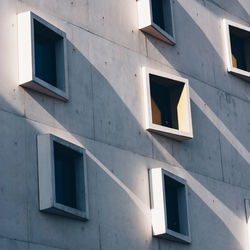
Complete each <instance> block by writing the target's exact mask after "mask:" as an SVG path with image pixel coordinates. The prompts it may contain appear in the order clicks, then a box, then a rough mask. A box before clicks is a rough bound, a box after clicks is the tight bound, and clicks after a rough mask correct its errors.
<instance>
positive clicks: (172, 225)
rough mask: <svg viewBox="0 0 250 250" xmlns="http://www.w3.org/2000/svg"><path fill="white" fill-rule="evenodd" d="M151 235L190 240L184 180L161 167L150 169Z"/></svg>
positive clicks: (186, 241) (187, 241)
mask: <svg viewBox="0 0 250 250" xmlns="http://www.w3.org/2000/svg"><path fill="white" fill-rule="evenodd" d="M150 187H151V203H152V204H151V212H152V227H153V235H154V236H157V237H160V238H166V239H170V240H174V241H180V242H185V243H190V242H191V234H190V226H189V219H188V201H187V184H186V181H185V180H184V179H182V178H180V177H178V176H175V175H173V174H171V173H169V172H168V171H166V170H163V169H162V168H155V169H151V170H150Z"/></svg>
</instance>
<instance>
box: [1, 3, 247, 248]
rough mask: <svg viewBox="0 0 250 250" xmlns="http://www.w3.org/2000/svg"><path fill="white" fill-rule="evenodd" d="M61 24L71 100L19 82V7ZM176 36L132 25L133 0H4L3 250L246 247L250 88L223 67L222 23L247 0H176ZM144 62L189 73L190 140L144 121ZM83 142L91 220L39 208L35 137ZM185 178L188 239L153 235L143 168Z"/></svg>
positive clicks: (238, 14) (241, 15)
mask: <svg viewBox="0 0 250 250" xmlns="http://www.w3.org/2000/svg"><path fill="white" fill-rule="evenodd" d="M25 11H32V12H34V13H35V14H37V15H38V16H40V17H41V18H43V19H45V20H46V21H48V22H49V23H51V24H52V25H54V26H55V27H57V28H59V29H60V30H62V31H63V32H65V33H66V37H67V55H68V77H69V78H68V84H69V101H68V102H67V103H65V102H62V101H60V100H57V99H54V98H52V97H48V96H45V95H43V94H41V93H38V92H35V91H33V90H28V89H24V88H22V87H20V86H18V25H17V24H18V22H17V14H19V13H21V12H25ZM173 13H174V23H175V36H176V45H174V46H170V45H168V44H166V43H164V42H163V41H160V40H158V39H157V38H154V37H152V36H150V35H147V34H144V33H143V32H141V31H139V29H138V14H137V2H136V1H135V0H126V1H123V0H116V1H114V0H105V1H100V0H70V1H69V0H60V1H58V0H50V1H41V0H1V1H0V31H1V38H0V55H1V57H0V90H1V91H0V128H1V129H0V138H1V140H0V161H1V164H0V249H1V250H16V249H17V250H19V249H20V250H23V249H24V250H26V249H27V250H28V249H29V250H59V249H60V250H62V249H65V250H66V249H68V250H69V249H70V250H82V249H86V250H164V249H171V250H175V249H176V250H177V249H178V250H184V249H190V250H215V249H219V250H248V249H250V246H249V237H248V235H249V231H248V225H247V221H246V210H245V199H249V198H250V181H249V180H250V158H249V157H250V156H249V151H250V85H249V83H248V82H245V81H243V80H241V79H239V78H237V77H235V76H233V75H231V74H228V72H227V67H226V53H225V47H224V44H225V42H224V40H223V34H224V30H223V25H222V23H223V22H222V20H223V19H224V18H225V19H227V20H231V21H234V22H237V23H239V24H242V25H245V26H250V18H249V13H250V4H249V1H248V0H241V1H239V0H228V1H223V0H189V1H186V0H173ZM142 67H150V68H154V69H156V70H159V71H163V72H166V73H169V74H174V75H176V76H179V77H183V78H187V79H188V80H189V85H190V101H191V113H192V126H193V135H194V138H193V139H190V140H188V141H184V142H178V141H175V140H172V139H169V138H167V137H165V136H162V135H157V134H154V133H152V132H148V131H146V130H145V128H144V121H145V103H144V94H143V75H142ZM46 133H50V134H54V135H56V136H58V137H61V138H63V139H64V140H68V141H70V142H71V143H74V144H76V145H79V146H80V147H83V148H86V154H87V159H86V162H87V167H88V193H89V220H88V221H86V222H82V221H79V220H72V219H70V218H64V217H62V216H57V215H52V214H46V213H43V212H40V211H39V197H38V193H39V192H38V169H37V143H36V137H37V135H38V134H46ZM151 168H163V169H165V170H167V171H169V172H171V173H173V174H175V175H177V176H179V177H181V178H183V179H185V180H186V181H187V185H188V201H189V210H190V217H189V222H190V231H191V235H192V239H191V244H189V245H186V244H182V243H176V242H172V241H169V240H166V239H158V238H155V237H153V236H152V227H151V211H150V196H149V179H148V169H151Z"/></svg>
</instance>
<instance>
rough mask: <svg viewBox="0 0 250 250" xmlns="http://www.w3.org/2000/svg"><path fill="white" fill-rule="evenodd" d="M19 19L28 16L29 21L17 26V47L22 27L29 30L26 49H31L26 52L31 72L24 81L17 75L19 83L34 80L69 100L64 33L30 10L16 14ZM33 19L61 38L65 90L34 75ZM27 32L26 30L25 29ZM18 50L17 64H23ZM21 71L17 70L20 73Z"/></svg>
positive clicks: (23, 83) (20, 38) (22, 83)
mask: <svg viewBox="0 0 250 250" xmlns="http://www.w3.org/2000/svg"><path fill="white" fill-rule="evenodd" d="M18 17H19V20H20V19H21V18H29V22H27V23H26V25H29V27H23V26H22V27H19V33H18V40H19V48H18V50H19V49H22V48H20V44H21V42H20V40H22V39H23V38H22V36H23V35H22V32H21V30H20V28H22V29H27V30H28V33H29V32H30V36H29V39H30V41H29V47H28V49H29V50H31V51H29V52H28V53H29V54H30V55H31V58H28V60H31V62H30V63H29V64H31V65H30V67H31V72H30V74H31V75H30V76H28V78H27V79H29V80H27V79H26V81H24V82H23V81H22V80H21V81H20V77H19V85H23V86H25V84H26V83H27V82H34V83H35V84H38V85H40V86H41V87H43V88H45V89H47V90H48V91H49V92H52V93H54V94H55V95H57V96H59V97H61V98H60V99H62V100H64V101H68V100H69V86H68V56H67V38H66V33H65V32H63V31H62V30H60V29H59V28H57V27H55V26H54V25H53V24H51V23H49V22H47V21H46V20H44V19H43V18H41V17H39V16H38V15H36V14H35V13H33V12H31V11H27V12H22V13H19V14H18ZM34 20H37V21H38V22H39V23H41V24H43V25H44V26H46V27H47V28H48V29H50V30H52V31H53V32H55V33H56V34H58V35H59V36H61V37H62V39H63V53H64V79H65V82H64V87H65V90H62V89H59V88H57V87H54V86H53V85H51V84H49V83H47V82H45V81H43V80H42V79H40V78H38V77H36V76H35V45H34ZM26 33H27V31H26ZM20 57H21V55H20V52H19V65H21V64H24V63H25V62H23V61H22V60H23V58H20ZM20 73H21V72H19V75H20Z"/></svg>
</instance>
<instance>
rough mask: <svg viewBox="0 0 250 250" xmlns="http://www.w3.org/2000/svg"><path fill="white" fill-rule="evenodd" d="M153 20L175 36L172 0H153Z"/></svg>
mask: <svg viewBox="0 0 250 250" xmlns="http://www.w3.org/2000/svg"><path fill="white" fill-rule="evenodd" d="M151 3H152V12H153V21H154V23H156V24H157V25H158V26H159V27H161V28H162V29H163V30H165V31H166V32H167V33H168V34H170V35H171V36H173V30H172V17H171V15H172V14H171V6H170V0H151Z"/></svg>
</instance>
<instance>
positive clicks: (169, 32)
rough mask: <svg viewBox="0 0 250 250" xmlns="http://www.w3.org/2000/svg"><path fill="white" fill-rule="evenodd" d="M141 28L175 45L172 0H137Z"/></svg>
mask: <svg viewBox="0 0 250 250" xmlns="http://www.w3.org/2000/svg"><path fill="white" fill-rule="evenodd" d="M137 6H138V17H139V29H140V30H142V31H144V32H147V33H149V34H150V35H152V36H154V37H156V38H158V39H161V40H163V41H165V42H167V43H169V44H170V45H174V44H175V43H176V42H175V32H174V21H173V6H172V0H137Z"/></svg>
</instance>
